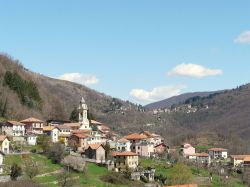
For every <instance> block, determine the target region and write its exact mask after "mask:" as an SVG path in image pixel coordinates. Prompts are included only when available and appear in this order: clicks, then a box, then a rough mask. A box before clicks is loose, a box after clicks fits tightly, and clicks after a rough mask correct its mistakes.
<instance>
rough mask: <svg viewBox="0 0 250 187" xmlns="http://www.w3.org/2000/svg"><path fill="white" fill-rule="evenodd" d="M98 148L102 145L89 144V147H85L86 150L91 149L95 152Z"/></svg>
mask: <svg viewBox="0 0 250 187" xmlns="http://www.w3.org/2000/svg"><path fill="white" fill-rule="evenodd" d="M100 146H102V144H89V146H88V147H87V149H88V148H89V147H90V148H91V149H93V150H96V149H98V148H99V147H100Z"/></svg>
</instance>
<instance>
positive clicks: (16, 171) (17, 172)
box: [10, 163, 22, 181]
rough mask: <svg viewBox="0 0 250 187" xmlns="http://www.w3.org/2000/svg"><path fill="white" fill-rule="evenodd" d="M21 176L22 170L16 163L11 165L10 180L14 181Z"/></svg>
mask: <svg viewBox="0 0 250 187" xmlns="http://www.w3.org/2000/svg"><path fill="white" fill-rule="evenodd" d="M21 174H22V168H21V167H20V166H18V165H17V164H16V163H14V164H12V166H11V168H10V178H11V180H12V181H16V180H17V178H18V177H20V176H21Z"/></svg>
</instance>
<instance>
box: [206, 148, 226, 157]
mask: <svg viewBox="0 0 250 187" xmlns="http://www.w3.org/2000/svg"><path fill="white" fill-rule="evenodd" d="M208 153H209V155H210V157H211V158H212V159H219V158H222V159H226V158H227V149H224V148H211V149H208Z"/></svg>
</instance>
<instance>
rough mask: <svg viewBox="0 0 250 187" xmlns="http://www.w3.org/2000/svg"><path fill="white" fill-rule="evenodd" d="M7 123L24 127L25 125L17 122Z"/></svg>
mask: <svg viewBox="0 0 250 187" xmlns="http://www.w3.org/2000/svg"><path fill="white" fill-rule="evenodd" d="M7 123H9V124H11V125H16V126H17V125H19V126H25V124H23V123H20V122H18V121H7Z"/></svg>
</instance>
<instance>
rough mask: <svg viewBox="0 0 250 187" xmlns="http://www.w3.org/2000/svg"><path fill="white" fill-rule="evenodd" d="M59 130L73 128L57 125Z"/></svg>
mask: <svg viewBox="0 0 250 187" xmlns="http://www.w3.org/2000/svg"><path fill="white" fill-rule="evenodd" d="M57 127H58V129H60V130H62V129H67V130H70V129H71V128H70V127H69V126H66V125H57Z"/></svg>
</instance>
